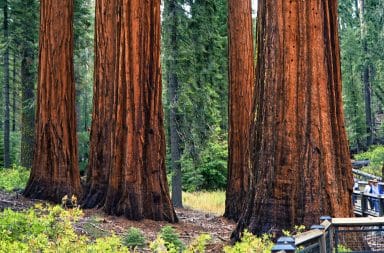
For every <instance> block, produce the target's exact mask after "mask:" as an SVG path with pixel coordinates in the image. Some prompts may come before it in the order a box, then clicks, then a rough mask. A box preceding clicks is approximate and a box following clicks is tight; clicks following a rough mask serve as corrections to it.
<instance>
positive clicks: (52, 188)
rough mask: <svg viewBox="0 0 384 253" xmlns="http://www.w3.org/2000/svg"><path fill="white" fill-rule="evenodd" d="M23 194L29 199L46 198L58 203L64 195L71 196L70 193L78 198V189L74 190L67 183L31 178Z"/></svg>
mask: <svg viewBox="0 0 384 253" xmlns="http://www.w3.org/2000/svg"><path fill="white" fill-rule="evenodd" d="M23 195H24V196H25V197H26V198H30V199H40V200H47V201H51V202H54V203H56V204H59V203H61V202H62V199H63V197H64V196H65V195H67V196H68V197H69V198H71V196H72V195H74V196H76V198H78V199H80V197H81V193H80V191H78V192H77V191H74V190H73V187H72V186H70V185H67V184H59V183H55V184H52V183H46V182H42V181H40V180H31V181H30V182H29V183H28V185H27V187H26V188H25V190H24V192H23Z"/></svg>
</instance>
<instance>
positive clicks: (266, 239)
mask: <svg viewBox="0 0 384 253" xmlns="http://www.w3.org/2000/svg"><path fill="white" fill-rule="evenodd" d="M273 245H274V244H273V242H272V240H271V236H269V235H263V236H262V237H261V238H259V237H256V236H254V235H253V234H251V233H249V232H248V231H244V233H243V236H242V237H241V241H240V242H237V243H236V244H235V245H233V246H226V247H224V252H225V253H242V252H244V253H246V252H259V253H269V252H271V250H272V247H273Z"/></svg>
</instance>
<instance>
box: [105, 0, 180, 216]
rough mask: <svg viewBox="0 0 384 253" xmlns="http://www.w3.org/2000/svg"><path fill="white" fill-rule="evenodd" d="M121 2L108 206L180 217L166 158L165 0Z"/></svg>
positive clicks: (136, 213) (134, 213) (113, 210)
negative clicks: (162, 45)
mask: <svg viewBox="0 0 384 253" xmlns="http://www.w3.org/2000/svg"><path fill="white" fill-rule="evenodd" d="M119 4H120V5H119V6H120V9H119V13H118V15H117V20H118V24H117V45H118V53H117V59H118V60H117V70H116V74H117V75H116V86H115V94H116V100H115V107H114V110H116V118H115V124H116V127H115V139H114V142H115V143H114V160H113V163H112V167H111V174H110V177H109V185H108V193H107V198H106V202H105V206H104V209H105V211H106V212H107V213H109V214H115V215H124V216H125V217H127V218H129V219H134V220H138V219H143V218H149V219H154V220H166V221H170V222H175V221H177V218H176V214H175V212H174V209H173V206H172V203H171V200H170V197H169V189H168V184H167V179H166V174H165V163H164V160H165V137H164V128H163V110H162V105H161V68H160V0H152V1H148V0H131V1H122V0H120V1H119Z"/></svg>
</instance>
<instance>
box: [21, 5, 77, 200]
mask: <svg viewBox="0 0 384 253" xmlns="http://www.w3.org/2000/svg"><path fill="white" fill-rule="evenodd" d="M72 18H73V0H65V1H64V0H63V1H55V0H41V1H40V37H39V79H38V90H37V111H36V132H35V139H36V144H35V153H34V159H33V165H32V171H31V176H30V178H29V181H28V184H27V187H26V189H25V192H24V194H25V196H27V197H30V198H39V199H45V200H51V201H54V202H60V201H61V199H62V197H63V196H64V195H66V194H68V195H72V194H75V195H77V196H79V195H80V193H81V189H80V174H79V169H78V165H77V146H76V145H77V139H76V116H75V84H74V76H73V30H72Z"/></svg>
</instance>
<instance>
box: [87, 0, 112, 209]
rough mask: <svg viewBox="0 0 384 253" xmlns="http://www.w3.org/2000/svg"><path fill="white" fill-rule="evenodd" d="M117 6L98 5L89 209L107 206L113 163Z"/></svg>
mask: <svg viewBox="0 0 384 253" xmlns="http://www.w3.org/2000/svg"><path fill="white" fill-rule="evenodd" d="M117 2H118V1H117V0H97V1H96V20H95V67H94V68H95V74H94V82H95V83H94V87H93V112H92V126H91V135H90V153H89V163H88V170H87V184H86V193H85V199H84V203H83V206H84V207H85V208H93V207H96V206H102V205H103V204H104V201H105V197H106V194H107V189H108V180H109V173H110V169H111V164H112V159H113V149H114V148H113V143H114V123H113V122H114V118H113V112H114V110H115V106H114V95H115V94H114V92H115V88H114V85H115V73H116V72H115V71H116V61H117V55H116V46H117V44H116V29H117V28H116V27H117V18H116V15H117V6H118V5H117Z"/></svg>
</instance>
